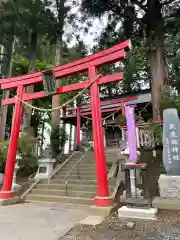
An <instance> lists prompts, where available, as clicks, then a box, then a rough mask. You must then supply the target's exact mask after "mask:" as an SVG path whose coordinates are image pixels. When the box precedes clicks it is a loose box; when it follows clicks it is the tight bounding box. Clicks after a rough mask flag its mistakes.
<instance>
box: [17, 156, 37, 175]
mask: <svg viewBox="0 0 180 240" xmlns="http://www.w3.org/2000/svg"><path fill="white" fill-rule="evenodd" d="M18 163H19V167H20V168H19V170H18V175H19V176H21V177H27V176H30V175H31V174H34V173H36V172H37V169H38V158H37V156H35V155H33V154H24V155H23V156H22V159H20V160H19V162H18Z"/></svg>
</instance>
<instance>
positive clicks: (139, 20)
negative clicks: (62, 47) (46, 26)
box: [82, 0, 180, 120]
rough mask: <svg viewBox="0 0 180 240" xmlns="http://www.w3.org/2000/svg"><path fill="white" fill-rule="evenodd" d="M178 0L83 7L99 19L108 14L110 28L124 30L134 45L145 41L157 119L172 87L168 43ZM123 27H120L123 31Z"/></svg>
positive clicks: (88, 2)
mask: <svg viewBox="0 0 180 240" xmlns="http://www.w3.org/2000/svg"><path fill="white" fill-rule="evenodd" d="M179 6H180V1H177V0H119V1H111V0H106V1H105V0H97V1H94V0H83V1H82V8H83V10H85V11H86V12H87V13H90V14H91V15H96V16H102V15H104V14H106V15H107V16H108V23H109V24H108V26H109V25H111V28H113V29H114V32H117V29H119V31H120V32H121V31H122V30H121V29H123V31H124V33H125V36H126V37H128V38H132V40H133V42H135V40H136V41H138V39H139V40H141V39H145V40H146V41H147V46H148V57H149V63H150V73H151V90H152V103H153V118H154V120H159V119H161V110H160V103H159V94H160V92H161V91H162V90H163V87H164V86H165V85H166V84H168V80H169V78H168V68H167V60H166V51H165V44H164V34H165V27H166V24H167V22H168V21H169V20H170V19H171V20H172V17H173V21H174V20H175V21H177V18H174V17H176V16H177V14H178V13H179ZM119 26H120V28H119Z"/></svg>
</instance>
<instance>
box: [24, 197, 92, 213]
mask: <svg viewBox="0 0 180 240" xmlns="http://www.w3.org/2000/svg"><path fill="white" fill-rule="evenodd" d="M25 202H26V203H36V204H41V205H52V206H53V205H67V206H77V207H78V206H79V207H85V208H87V207H88V205H85V204H76V203H66V202H63V203H62V202H50V201H38V200H26V201H25ZM88 210H89V211H90V209H89V207H88Z"/></svg>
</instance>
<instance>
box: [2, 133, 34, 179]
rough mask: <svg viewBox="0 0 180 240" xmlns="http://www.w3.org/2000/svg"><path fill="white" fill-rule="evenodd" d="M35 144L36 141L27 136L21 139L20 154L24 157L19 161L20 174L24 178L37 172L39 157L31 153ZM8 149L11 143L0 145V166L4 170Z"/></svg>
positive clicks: (24, 135)
mask: <svg viewBox="0 0 180 240" xmlns="http://www.w3.org/2000/svg"><path fill="white" fill-rule="evenodd" d="M35 142H36V140H35V139H33V138H32V137H30V136H28V135H27V134H22V135H21V137H20V138H19V145H18V154H19V155H20V156H21V157H22V159H20V160H19V166H20V169H19V170H18V174H19V175H20V176H22V177H24V176H29V175H31V174H32V173H35V172H36V171H37V168H38V161H37V156H36V155H34V154H33V153H32V151H31V150H32V145H33V144H34V143H35ZM8 147H9V141H4V142H1V143H0V164H2V166H3V168H5V164H6V158H7V151H8Z"/></svg>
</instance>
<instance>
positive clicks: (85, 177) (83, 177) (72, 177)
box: [53, 174, 96, 180]
mask: <svg viewBox="0 0 180 240" xmlns="http://www.w3.org/2000/svg"><path fill="white" fill-rule="evenodd" d="M65 177H66V175H56V176H55V177H54V179H53V180H63V179H64V178H65ZM94 179H96V175H95V174H83V175H82V174H79V176H78V174H75V175H68V176H67V177H66V179H65V180H94Z"/></svg>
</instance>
